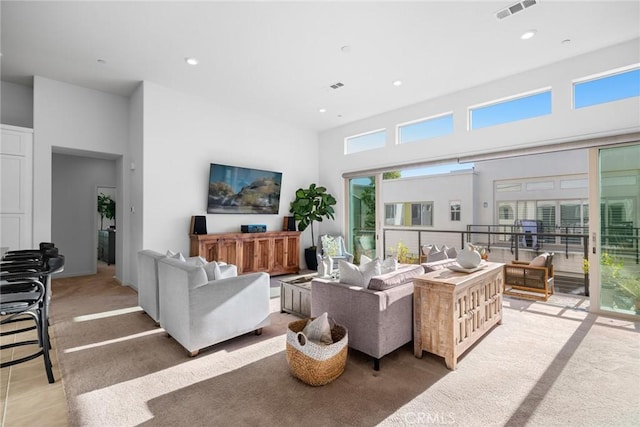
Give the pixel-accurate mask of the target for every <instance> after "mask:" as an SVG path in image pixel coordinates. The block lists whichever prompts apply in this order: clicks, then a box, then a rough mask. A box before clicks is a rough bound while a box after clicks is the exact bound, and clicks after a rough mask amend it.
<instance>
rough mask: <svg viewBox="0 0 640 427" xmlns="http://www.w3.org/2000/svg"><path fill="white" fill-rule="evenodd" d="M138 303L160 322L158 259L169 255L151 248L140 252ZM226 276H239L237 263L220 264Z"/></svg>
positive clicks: (195, 258) (192, 260) (193, 260)
mask: <svg viewBox="0 0 640 427" xmlns="http://www.w3.org/2000/svg"><path fill="white" fill-rule="evenodd" d="M137 255H138V305H139V306H140V307H142V309H143V310H144V311H145V313H147V314H148V315H149V317H151V318H152V319H153V320H154V321H155V322H156V323H160V300H159V293H158V261H159V260H161V259H164V258H166V257H167V254H163V253H160V252H157V251H154V250H151V249H144V250H141V251H139V252H138V254H137ZM197 259H199V257H190V258H188V259H187V262H191V263H195V262H196V260H197ZM220 269H221V273H222V275H223V276H224V277H227V276H237V275H238V270H237V267H236V266H235V265H232V264H227V265H221V266H220Z"/></svg>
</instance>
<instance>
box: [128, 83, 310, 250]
mask: <svg viewBox="0 0 640 427" xmlns="http://www.w3.org/2000/svg"><path fill="white" fill-rule="evenodd" d="M143 97H144V113H143V115H144V118H143V123H144V125H143V126H144V131H143V134H144V137H143V139H144V141H143V151H144V160H143V165H142V173H143V193H142V197H143V202H142V216H143V220H142V224H143V225H144V236H143V241H142V244H143V246H144V247H145V248H148V249H154V250H157V251H160V252H164V251H166V250H168V249H171V250H174V251H182V252H184V253H188V252H189V235H188V233H189V224H190V220H191V216H192V215H206V216H207V231H208V232H209V233H223V232H239V231H240V226H241V225H242V224H256V223H258V224H266V225H267V230H282V219H283V217H284V216H286V215H289V213H288V212H289V204H290V203H291V201H292V200H293V198H294V193H295V190H296V189H297V188H299V187H302V186H305V187H306V186H308V185H309V184H310V183H311V182H315V181H316V180H317V177H318V162H317V156H318V149H317V136H316V134H315V133H314V132H311V131H308V130H305V129H300V128H296V127H292V126H290V125H287V124H284V123H281V122H276V121H272V120H268V119H265V118H262V117H259V116H255V115H251V114H246V113H244V112H240V111H234V110H230V109H227V108H223V107H221V106H218V105H214V104H211V103H210V102H207V101H205V100H203V99H200V98H197V97H193V96H189V95H186V94H183V93H178V92H175V91H172V90H169V89H167V88H164V87H162V86H159V85H156V84H153V83H149V82H145V83H144V89H143ZM138 163H139V162H138ZM210 163H223V164H229V165H234V166H242V167H250V168H257V169H266V170H273V171H280V172H282V174H283V175H282V188H281V199H280V210H279V214H278V215H236V214H227V215H224V214H211V215H207V214H206V207H207V194H208V182H209V164H210ZM138 171H139V169H138V170H136V173H137V172H138ZM138 212H140V210H138ZM136 215H138V214H136ZM310 244H311V235H310V233H308V232H305V233H304V235H303V242H302V244H301V247H305V246H309V245H310Z"/></svg>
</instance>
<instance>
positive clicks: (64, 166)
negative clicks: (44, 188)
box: [51, 153, 120, 277]
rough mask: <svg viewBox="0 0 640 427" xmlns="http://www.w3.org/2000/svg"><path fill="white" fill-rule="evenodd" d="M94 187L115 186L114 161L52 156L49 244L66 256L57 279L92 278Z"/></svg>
mask: <svg viewBox="0 0 640 427" xmlns="http://www.w3.org/2000/svg"><path fill="white" fill-rule="evenodd" d="M97 186H109V187H115V186H116V163H115V161H114V160H106V159H94V158H88V157H80V156H69V155H66V154H57V153H54V154H53V155H52V179H51V194H52V217H51V223H52V229H51V241H52V242H55V244H56V246H57V247H58V248H59V249H60V253H62V254H64V256H65V267H64V271H63V272H62V273H60V274H59V276H60V277H62V276H81V275H87V274H94V273H95V271H96V270H95V269H96V256H97V255H96V254H97V252H96V247H97V246H96V244H97V233H98V232H97V228H96V222H97V221H98V223H97V225H98V226H99V225H100V223H99V220H97V219H96V215H97V212H96V211H97V209H96V206H97V201H96V187H97ZM117 208H118V206H117V205H116V209H117ZM116 212H117V213H119V212H118V211H116ZM98 217H99V216H98ZM117 219H118V217H117V216H116V220H117ZM106 225H107V224H106V223H105V227H106ZM119 236H120V233H118V237H119Z"/></svg>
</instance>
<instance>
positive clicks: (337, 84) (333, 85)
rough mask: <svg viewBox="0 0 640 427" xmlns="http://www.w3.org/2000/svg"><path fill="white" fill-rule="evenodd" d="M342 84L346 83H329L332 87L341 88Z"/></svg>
mask: <svg viewBox="0 0 640 427" xmlns="http://www.w3.org/2000/svg"><path fill="white" fill-rule="evenodd" d="M342 86H344V83H340V82H336V83H334V84H332V85H329V87H330V88H331V89H340V88H341V87H342Z"/></svg>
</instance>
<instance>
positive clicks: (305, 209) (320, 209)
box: [289, 184, 337, 242]
mask: <svg viewBox="0 0 640 427" xmlns="http://www.w3.org/2000/svg"><path fill="white" fill-rule="evenodd" d="M336 203H337V202H336V199H335V197H333V196H332V195H331V194H329V193H328V192H327V189H326V187H322V186H320V187H319V186H316V184H310V185H309V188H306V189H304V188H299V189H297V190H296V199H295V200H294V201H293V202H291V206H290V209H289V212H291V213H293V216H294V218H295V220H296V222H297V223H298V230H299V231H304V230H306V229H307V228H308V227H309V226H311V239H312V240H313V239H314V237H313V223H314V221H318V222H322V221H323V220H324V219H335V210H334V209H333V205H335V204H336ZM314 242H315V240H314Z"/></svg>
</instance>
